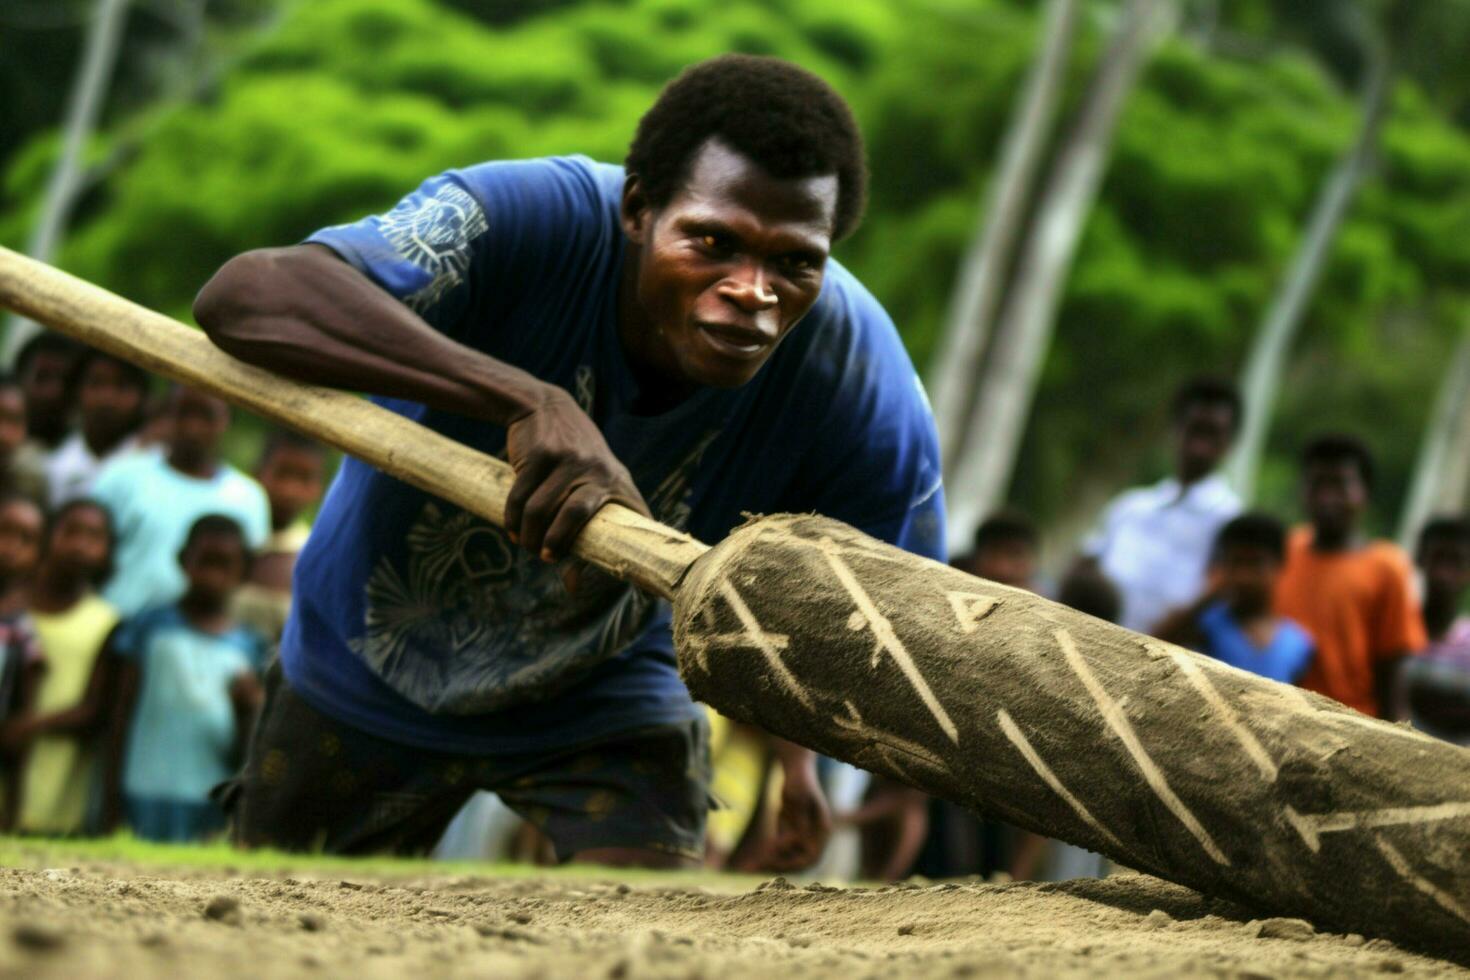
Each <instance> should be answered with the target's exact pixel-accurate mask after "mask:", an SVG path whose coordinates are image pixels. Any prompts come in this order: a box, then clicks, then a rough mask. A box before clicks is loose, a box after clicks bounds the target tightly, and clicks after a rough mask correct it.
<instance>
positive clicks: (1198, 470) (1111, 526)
mask: <svg viewBox="0 0 1470 980" xmlns="http://www.w3.org/2000/svg"><path fill="white" fill-rule="evenodd" d="M1172 415H1173V423H1174V428H1173V432H1174V475H1173V476H1171V477H1169V478H1168V479H1166V480H1163V481H1161V482H1159V483H1156V484H1154V485H1153V486H1147V487H1137V488H1135V489H1132V490H1129V491H1127V492H1125V493H1123V494H1122V495H1121V496H1119V497H1117V498H1116V499H1115V500H1114V501H1113V502H1112V503H1111V504H1109V505H1108V507H1107V509H1106V511H1104V513H1103V518H1102V521H1101V522H1100V524H1099V525H1098V528H1097V530H1096V531H1095V532H1094V533H1093V534H1092V535H1091V537H1089V538H1088V540H1087V541H1086V543H1085V544H1084V545H1083V549H1082V556H1083V561H1088V562H1095V563H1096V564H1097V566H1098V568H1100V569H1101V570H1102V572H1103V574H1104V575H1106V576H1107V577H1108V579H1109V580H1110V581H1111V582H1112V583H1113V584H1114V585H1115V586H1116V587H1117V588H1118V591H1119V593H1120V594H1121V595H1122V597H1123V614H1122V618H1121V620H1120V622H1121V624H1122V625H1124V626H1126V627H1128V628H1129V629H1131V630H1137V631H1139V632H1140V633H1148V632H1150V631H1151V630H1152V629H1153V628H1154V626H1155V625H1156V624H1157V623H1158V622H1159V621H1160V620H1162V619H1163V618H1164V617H1165V616H1166V615H1168V614H1169V613H1170V612H1171V611H1173V610H1175V609H1177V608H1179V607H1180V606H1183V605H1185V604H1187V603H1190V602H1193V601H1194V600H1195V599H1196V598H1197V597H1198V596H1199V594H1200V592H1202V591H1203V589H1204V584H1205V566H1206V564H1207V563H1208V561H1209V557H1210V546H1211V545H1212V544H1213V543H1214V541H1215V534H1216V533H1217V532H1218V531H1219V530H1220V527H1221V526H1222V525H1223V524H1224V523H1225V522H1226V521H1228V520H1230V518H1232V517H1234V516H1235V515H1236V514H1238V513H1240V509H1241V504H1240V498H1239V497H1238V496H1236V494H1235V491H1234V490H1232V489H1230V486H1229V485H1228V484H1227V483H1226V482H1225V478H1224V476H1223V475H1221V474H1220V473H1218V472H1217V470H1218V469H1219V466H1220V464H1221V462H1222V461H1223V460H1224V459H1225V454H1226V453H1227V452H1228V451H1229V450H1230V444H1231V442H1232V441H1233V440H1234V438H1235V433H1236V432H1237V431H1238V430H1239V428H1240V423H1241V402H1240V394H1239V392H1237V391H1236V388H1235V386H1234V385H1233V384H1231V383H1230V382H1228V381H1224V380H1221V379H1216V378H1196V379H1195V380H1193V381H1191V382H1189V383H1188V384H1186V385H1184V386H1183V387H1181V388H1180V389H1179V390H1178V392H1176V393H1175V395H1174V400H1173V403H1172Z"/></svg>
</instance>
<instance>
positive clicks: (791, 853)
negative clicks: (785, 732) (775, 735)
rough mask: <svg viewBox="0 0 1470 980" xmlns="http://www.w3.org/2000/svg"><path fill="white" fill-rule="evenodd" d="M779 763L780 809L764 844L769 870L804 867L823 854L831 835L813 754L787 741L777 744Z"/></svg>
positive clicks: (825, 803)
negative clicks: (774, 826) (772, 832)
mask: <svg viewBox="0 0 1470 980" xmlns="http://www.w3.org/2000/svg"><path fill="white" fill-rule="evenodd" d="M777 754H778V757H779V758H780V759H781V763H782V776H783V779H782V782H781V812H780V814H779V815H778V816H777V817H776V834H775V837H774V838H773V839H772V840H771V842H770V844H769V845H768V847H767V851H766V855H765V861H764V862H763V865H764V867H765V868H766V869H767V870H770V871H804V870H805V869H807V868H810V867H811V866H812V865H813V864H816V863H817V861H818V860H819V859H820V858H821V857H822V852H823V851H825V850H826V849H827V840H828V838H830V837H831V836H832V813H831V810H829V809H828V807H827V798H826V796H825V795H824V794H823V793H822V786H821V783H820V782H818V780H817V766H816V757H815V756H814V755H812V753H811V752H809V751H807V750H805V749H800V748H798V747H796V746H794V745H791V744H790V743H786V745H785V746H780V745H778V752H777Z"/></svg>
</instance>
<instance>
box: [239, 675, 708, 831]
mask: <svg viewBox="0 0 1470 980" xmlns="http://www.w3.org/2000/svg"><path fill="white" fill-rule="evenodd" d="M708 787H709V726H708V723H707V722H706V721H705V720H704V719H703V718H700V719H698V720H696V721H690V722H687V723H684V724H680V725H662V726H655V727H651V728H645V729H638V730H634V731H629V732H623V733H619V734H618V735H617V736H615V737H614V738H611V739H609V740H607V741H604V742H600V743H596V744H593V745H588V746H581V747H578V748H575V749H572V750H570V751H566V752H552V753H542V754H539V755H516V756H510V757H479V756H465V755H451V754H448V753H436V752H428V751H424V750H422V749H417V748H412V747H409V746H405V745H400V744H398V743H396V742H389V741H385V740H384V739H381V738H377V737H376V736H373V735H371V734H369V733H367V732H364V731H360V730H358V729H356V728H352V727H349V726H347V725H344V724H342V723H340V722H337V721H334V720H333V719H331V718H328V717H327V716H325V715H323V714H321V713H320V712H318V711H317V710H316V709H314V708H312V707H310V706H309V705H307V704H306V702H304V701H302V700H301V698H300V697H299V696H297V694H296V693H295V692H294V691H292V690H291V687H290V685H289V684H287V683H286V681H285V679H284V678H283V676H282V674H281V667H280V664H279V662H278V663H276V664H273V665H272V666H271V669H270V671H269V672H268V673H267V675H266V703H265V708H264V710H263V711H262V712H261V716H260V720H259V722H258V723H257V724H256V727H255V732H254V734H253V735H252V737H251V740H250V750H249V753H248V755H247V757H246V760H245V767H244V770H243V771H242V773H241V774H240V777H239V778H238V779H236V780H234V781H232V782H231V783H227V784H226V785H225V786H224V787H222V788H221V790H220V791H219V792H220V797H221V799H222V801H223V803H224V804H225V807H226V809H227V810H228V811H229V812H230V814H231V816H232V818H233V834H234V837H235V840H236V842H237V843H239V844H242V845H244V846H246V847H275V848H281V849H283V850H294V851H302V850H311V851H326V852H328V853H334V854H367V853H396V854H424V853H427V852H428V851H429V850H430V849H431V848H432V847H433V846H434V844H435V843H436V842H437V841H438V839H439V837H440V836H441V835H442V834H443V832H444V828H445V827H446V826H447V825H448V824H449V821H450V820H451V819H452V818H453V817H454V815H455V813H456V812H457V811H458V810H459V808H460V807H461V806H462V805H463V804H464V802H465V800H467V799H468V798H469V797H470V795H471V794H472V793H473V792H474V791H475V790H480V789H484V790H489V791H490V792H493V793H495V794H497V795H498V796H499V797H500V798H501V800H502V801H504V802H505V804H506V805H507V806H509V807H510V808H511V809H513V810H515V811H516V812H517V813H519V814H520V815H521V816H522V817H524V818H525V819H526V820H527V821H529V822H530V823H532V824H533V825H535V826H536V827H538V828H539V829H540V830H541V831H542V832H543V833H544V834H546V836H547V837H548V838H550V840H551V842H552V844H553V846H554V847H555V848H556V853H557V856H558V857H560V858H562V859H566V858H569V857H571V856H572V855H575V854H577V853H579V852H582V851H588V850H592V849H600V848H637V849H646V850H653V851H658V852H662V853H665V854H672V855H676V856H679V857H683V858H689V859H695V860H697V859H699V858H701V857H702V856H703V854H704V826H705V815H706V813H707V811H708V809H709V803H710V797H709V789H708Z"/></svg>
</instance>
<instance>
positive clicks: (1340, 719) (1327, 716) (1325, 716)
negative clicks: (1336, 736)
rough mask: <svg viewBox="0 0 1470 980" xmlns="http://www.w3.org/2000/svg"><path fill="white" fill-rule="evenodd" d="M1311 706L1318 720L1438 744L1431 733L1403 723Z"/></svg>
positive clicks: (1354, 712) (1353, 712)
mask: <svg viewBox="0 0 1470 980" xmlns="http://www.w3.org/2000/svg"><path fill="white" fill-rule="evenodd" d="M1312 707H1313V708H1314V709H1316V716H1315V717H1316V719H1317V720H1318V721H1327V722H1336V723H1340V724H1344V725H1357V726H1358V727H1360V728H1367V729H1370V730H1372V731H1374V732H1377V733H1378V734H1379V735H1399V736H1402V737H1404V738H1412V739H1414V740H1415V741H1417V742H1424V743H1425V744H1426V745H1438V744H1440V743H1439V741H1438V740H1437V739H1436V738H1435V737H1434V736H1433V735H1426V734H1424V733H1423V732H1420V731H1415V730H1414V729H1412V728H1407V727H1405V726H1403V725H1395V724H1394V723H1393V722H1388V721H1380V720H1379V719H1377V718H1369V717H1368V716H1367V715H1360V714H1358V713H1357V712H1356V711H1323V710H1321V709H1317V707H1316V705H1313V706H1312Z"/></svg>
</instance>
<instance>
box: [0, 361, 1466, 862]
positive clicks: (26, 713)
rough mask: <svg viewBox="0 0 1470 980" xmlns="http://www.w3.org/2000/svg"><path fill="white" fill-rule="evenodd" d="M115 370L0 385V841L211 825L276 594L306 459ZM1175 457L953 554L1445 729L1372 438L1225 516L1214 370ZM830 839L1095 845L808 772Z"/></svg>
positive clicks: (1425, 566) (751, 795)
mask: <svg viewBox="0 0 1470 980" xmlns="http://www.w3.org/2000/svg"><path fill="white" fill-rule="evenodd" d="M154 389H155V386H154V385H153V383H152V380H151V379H150V378H149V376H148V375H147V374H146V373H145V372H143V371H142V370H140V369H139V368H137V367H135V366H133V365H131V364H128V363H127V362H124V361H121V360H119V359H117V358H114V357H112V356H110V355H108V354H105V353H102V352H99V351H95V350H90V349H84V348H81V347H78V346H76V345H74V344H72V343H70V342H69V341H66V340H64V339H62V338H59V337H56V336H54V335H51V334H46V333H43V334H40V335H38V336H37V337H36V338H34V339H33V340H32V341H31V342H30V343H29V344H27V345H26V347H25V348H24V349H23V350H22V351H21V353H20V355H19V357H18V359H17V362H16V372H15V375H14V376H13V377H0V766H3V779H0V800H3V805H0V822H3V828H4V829H7V830H11V831H16V832H21V833H35V834H48V835H79V834H92V833H105V832H109V831H111V830H113V829H116V828H119V827H127V828H129V829H130V830H131V831H132V832H133V833H134V834H136V835H138V836H140V837H144V838H148V839H154V840H166V841H184V840H198V839H203V838H207V837H209V836H211V835H214V834H216V833H218V832H219V831H220V830H221V829H222V827H223V822H224V814H223V810H222V809H221V808H220V807H219V805H218V804H217V803H216V802H215V801H213V800H211V792H212V791H213V790H214V789H215V787H217V786H219V785H220V784H222V783H224V782H225V781H226V780H227V779H228V778H229V777H230V776H231V775H232V774H233V773H234V771H235V769H236V767H237V766H238V764H239V761H240V758H241V756H242V754H243V750H244V741H245V738H246V737H247V735H248V732H249V730H250V725H251V720H252V717H253V714H254V712H255V711H256V710H257V709H258V707H259V704H260V701H261V697H262V695H261V683H260V678H261V675H262V673H263V670H264V668H265V665H266V663H267V662H268V660H269V658H270V657H271V655H272V652H273V647H274V645H275V644H276V643H277V642H278V641H279V638H280V634H281V630H282V627H283V625H284V623H285V617H286V613H287V610H288V608H289V605H290V584H291V573H292V568H293V564H294V561H295V557H296V555H297V554H298V553H299V552H300V550H301V548H302V546H303V544H304V543H305V540H306V536H307V533H308V530H309V528H308V525H307V523H306V521H305V516H306V515H307V514H308V513H310V512H311V511H312V509H313V508H314V506H315V505H316V503H317V501H318V499H319V498H320V496H321V493H322V489H323V482H324V479H325V476H326V469H327V463H328V460H327V456H326V454H325V452H324V451H323V449H322V447H320V446H319V445H317V444H315V443H313V442H311V441H310V440H307V439H305V438H303V437H301V436H298V435H296V434H294V433H291V432H288V431H284V430H277V431H273V432H270V433H269V434H268V435H267V438H266V439H265V443H264V448H263V450H262V451H261V452H260V454H259V457H258V459H257V461H256V464H255V467H254V471H253V473H252V474H251V475H247V474H245V473H243V472H241V471H239V470H237V469H236V468H235V467H233V466H231V465H230V464H229V463H228V462H226V461H225V460H224V459H222V458H221V456H220V443H221V439H222V438H223V437H224V436H225V434H226V431H227V430H228V428H229V425H230V421H231V415H230V410H229V408H228V406H226V405H225V404H224V403H223V402H221V401H219V400H218V399H216V398H214V397H212V396H209V395H207V394H204V393H202V392H198V391H193V390H189V389H186V388H172V389H170V390H169V391H168V392H167V393H166V394H163V395H155V394H154ZM1172 407H1173V422H1174V425H1173V434H1172V438H1173V448H1174V459H1175V472H1174V473H1173V475H1171V476H1170V477H1168V478H1167V479H1164V480H1163V481H1161V482H1159V483H1156V484H1153V485H1151V486H1145V487H1138V488H1135V489H1131V490H1129V491H1127V492H1125V493H1123V494H1121V495H1120V496H1119V497H1118V498H1116V499H1115V500H1114V501H1113V502H1112V503H1111V504H1110V505H1109V506H1108V507H1107V508H1106V510H1105V512H1104V514H1103V517H1102V519H1101V520H1100V521H1099V522H1098V525H1097V528H1096V530H1095V531H1094V533H1092V534H1091V535H1090V536H1089V537H1088V538H1087V539H1086V540H1085V541H1084V542H1083V543H1082V546H1081V547H1080V549H1079V552H1078V555H1077V558H1076V560H1075V561H1073V562H1072V563H1071V565H1070V567H1069V568H1068V569H1067V570H1066V572H1065V574H1063V575H1062V576H1061V577H1060V579H1059V581H1057V582H1056V583H1054V587H1053V588H1045V587H1043V586H1042V584H1041V583H1040V582H1039V572H1038V568H1039V535H1038V533H1037V530H1036V528H1035V526H1034V525H1033V524H1032V522H1031V521H1030V520H1029V519H1028V518H1027V517H1026V516H1025V515H1024V514H1022V513H1020V512H1017V511H1011V510H1007V511H1003V512H1000V513H997V514H994V515H992V516H991V517H990V518H989V519H988V520H986V521H985V522H984V523H983V524H982V525H981V526H980V528H979V530H978V531H977V532H976V534H975V538H974V543H973V548H972V549H971V551H970V553H969V554H967V555H965V556H963V557H961V558H958V559H956V560H955V562H954V564H955V565H956V566H957V567H959V568H962V569H964V570H966V571H968V572H971V573H973V574H975V575H979V576H981V577H984V578H986V579H990V580H992V581H994V582H999V583H1002V584H1004V585H1008V586H1012V587H1014V588H1020V589H1027V590H1032V591H1037V592H1042V593H1046V594H1050V595H1051V596H1052V597H1053V598H1055V599H1057V600H1058V601H1059V602H1062V603H1064V604H1066V605H1069V606H1072V607H1073V608H1075V609H1078V610H1080V611H1082V612H1085V613H1088V614H1090V615H1092V616H1096V617H1098V618H1101V619H1105V620H1109V621H1113V622H1117V623H1121V624H1122V625H1124V626H1127V627H1129V628H1130V629H1134V630H1137V631H1139V632H1143V633H1148V634H1151V635H1153V636H1156V637H1158V638H1160V639H1164V640H1167V641H1170V642H1173V643H1178V644H1181V645H1183V646H1187V647H1190V648H1192V649H1194V650H1197V651H1199V652H1201V653H1204V654H1207V655H1209V656H1212V657H1215V658H1218V659H1220V660H1222V661H1224V662H1226V663H1228V664H1230V665H1232V666H1234V667H1238V668H1241V669H1243V670H1248V671H1251V672H1254V673H1257V674H1260V675H1262V676H1265V677H1270V678H1272V679H1274V680H1277V681H1281V682H1284V683H1288V684H1296V685H1300V686H1301V687H1303V688H1306V689H1308V690H1312V691H1316V692H1319V693H1321V694H1324V695H1326V696H1328V697H1331V698H1335V699H1336V700H1338V701H1340V702H1342V703H1343V704H1346V705H1349V706H1350V707H1353V708H1355V709H1357V710H1359V711H1361V712H1364V713H1365V714H1369V715H1374V716H1377V717H1381V718H1390V719H1399V720H1408V721H1411V722H1412V723H1413V724H1414V725H1415V726H1417V727H1419V728H1421V729H1423V730H1424V731H1426V732H1429V733H1431V734H1433V735H1435V736H1438V737H1441V738H1445V739H1450V740H1453V741H1456V742H1459V743H1460V744H1470V617H1466V616H1465V615H1462V614H1461V613H1460V611H1459V610H1460V606H1461V602H1462V600H1463V598H1464V593H1465V591H1466V588H1467V586H1470V522H1467V520H1466V518H1465V517H1463V516H1458V515H1456V516H1444V517H1437V518H1435V519H1434V520H1432V521H1430V522H1429V523H1428V524H1427V525H1426V526H1425V527H1424V528H1423V530H1422V532H1421V534H1420V536H1419V542H1418V549H1417V553H1416V555H1415V556H1414V557H1415V559H1416V561H1417V565H1418V576H1417V580H1416V575H1415V570H1414V567H1413V563H1411V561H1410V558H1409V556H1408V555H1406V554H1404V553H1403V552H1401V551H1400V549H1398V548H1397V547H1396V546H1395V545H1393V544H1391V543H1389V542H1386V541H1378V540H1372V539H1370V538H1368V537H1367V536H1365V534H1364V533H1363V530H1362V523H1363V520H1364V516H1365V513H1366V510H1367V507H1368V503H1369V500H1370V497H1371V494H1372V492H1373V482H1374V463H1373V457H1372V454H1371V452H1370V451H1369V450H1368V448H1367V447H1366V446H1365V445H1364V444H1363V443H1362V442H1361V441H1360V440H1358V439H1356V438H1354V437H1352V436H1349V435H1342V434H1329V435H1323V436H1320V437H1318V438H1315V439H1313V440H1311V441H1309V442H1308V443H1307V444H1306V445H1305V447H1304V449H1303V451H1302V453H1301V458H1300V466H1301V492H1302V509H1303V513H1304V515H1305V518H1306V521H1305V523H1304V524H1303V525H1302V526H1300V527H1297V528H1295V529H1290V530H1288V529H1287V528H1286V527H1285V526H1284V525H1283V523H1282V522H1281V521H1280V520H1278V519H1277V518H1276V517H1274V516H1272V515H1270V514H1266V513H1261V512H1243V508H1242V503H1241V501H1240V499H1239V498H1238V497H1237V495H1236V494H1235V493H1234V491H1233V490H1232V489H1231V488H1230V486H1229V485H1228V483H1227V482H1226V481H1225V479H1224V478H1223V476H1222V475H1221V474H1220V471H1219V470H1220V466H1221V463H1222V462H1223V460H1224V458H1225V456H1226V454H1227V452H1228V451H1229V449H1230V446H1231V443H1232V441H1233V438H1234V436H1235V433H1236V431H1237V430H1238V429H1239V426H1240V422H1241V411H1242V409H1241V402H1240V398H1239V395H1238V394H1237V392H1236V391H1235V389H1234V387H1233V386H1232V385H1230V384H1229V383H1227V382H1223V381H1219V380H1212V379H1199V380H1196V381H1194V382H1191V383H1190V384H1188V385H1186V386H1184V387H1183V388H1182V389H1181V390H1180V391H1179V393H1178V396H1177V397H1176V399H1175V401H1174V404H1173V406H1172ZM712 721H713V737H712V743H711V744H712V752H713V772H714V784H713V787H712V790H713V792H714V794H715V795H716V797H718V798H719V800H720V801H721V803H722V806H721V808H720V809H717V810H715V811H714V812H713V813H712V814H711V817H710V827H709V849H708V862H709V864H710V865H711V866H713V867H728V868H735V869H741V870H762V869H763V868H764V867H765V866H766V865H767V862H766V859H765V851H764V850H763V842H764V841H767V840H769V839H770V838H771V836H772V834H773V833H774V831H773V822H774V820H775V815H776V813H777V811H778V810H779V800H780V772H781V767H780V766H778V765H773V761H774V759H775V755H776V753H777V752H778V751H779V747H778V746H777V745H775V744H774V743H772V741H771V740H770V739H768V738H766V737H765V736H763V735H761V734H760V733H758V732H755V731H753V730H750V729H746V728H744V727H743V726H740V725H736V724H734V723H731V722H729V721H727V720H726V719H723V718H719V717H714V718H713V719H712ZM821 775H822V778H823V783H824V787H825V789H826V792H827V795H828V798H829V802H830V804H831V807H832V811H833V821H834V826H835V832H834V834H833V836H832V838H831V840H830V842H828V844H827V846H826V848H825V853H824V854H823V856H822V858H821V860H820V862H819V863H818V866H817V869H816V873H817V874H820V875H824V876H831V877H864V878H872V879H895V878H902V877H905V876H908V875H911V874H915V873H919V874H923V875H926V876H929V877H936V878H938V877H956V876H968V875H981V876H986V877H994V876H997V875H1000V876H1009V877H1013V878H1049V879H1058V878H1068V877H1076V876H1078V875H1086V874H1094V875H1096V874H1104V873H1106V871H1107V863H1106V861H1105V860H1104V859H1102V858H1101V857H1100V856H1098V855H1095V854H1091V853H1088V852H1086V851H1082V850H1080V849H1078V848H1075V847H1070V846H1067V845H1063V844H1061V843H1059V842H1055V841H1048V840H1046V839H1044V838H1040V837H1037V836H1036V835H1034V834H1030V833H1027V832H1024V831H1020V830H1018V829H1016V828H1013V827H1009V826H1006V825H1004V824H1000V823H998V822H995V821H989V820H986V819H983V818H981V817H977V816H975V815H974V814H971V813H969V812H967V811H965V810H963V809H961V808H959V807H957V806H954V805H952V804H949V803H945V802H943V801H940V800H931V799H929V798H927V797H926V796H924V795H923V794H922V793H919V792H918V791H916V790H913V789H911V788H909V787H907V786H904V785H901V784H898V783H894V782H891V781H889V780H886V779H882V778H876V777H870V776H869V775H868V774H867V773H863V772H860V771H858V770H856V769H853V768H852V767H851V766H847V765H845V764H842V763H837V762H834V761H831V760H823V762H822V765H821ZM439 852H440V853H441V854H442V855H444V856H453V857H497V858H506V857H522V858H527V859H533V860H534V859H544V858H546V857H547V854H546V852H547V848H546V846H545V843H544V841H539V840H538V839H537V835H536V833H535V831H534V830H532V829H531V828H529V827H528V826H526V825H524V824H522V823H521V822H520V821H519V820H518V819H516V818H514V816H513V815H512V814H510V812H509V811H508V810H506V809H505V808H504V807H503V806H498V805H497V803H496V801H495V800H494V799H493V797H488V796H485V795H482V796H480V797H477V798H476V799H474V800H472V801H471V803H470V804H469V805H468V806H467V807H466V809H465V810H464V811H463V812H462V813H461V815H460V817H459V818H458V819H457V820H456V821H455V822H454V823H453V824H452V825H451V826H450V829H449V831H448V833H447V834H446V836H445V838H444V840H443V841H442V842H441V844H440V849H439Z"/></svg>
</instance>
